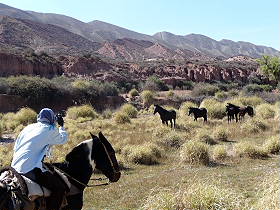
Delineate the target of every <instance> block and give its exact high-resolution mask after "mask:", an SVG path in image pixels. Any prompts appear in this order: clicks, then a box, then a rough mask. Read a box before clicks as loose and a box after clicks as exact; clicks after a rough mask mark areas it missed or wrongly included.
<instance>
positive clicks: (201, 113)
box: [189, 107, 207, 122]
mask: <svg viewBox="0 0 280 210" xmlns="http://www.w3.org/2000/svg"><path fill="white" fill-rule="evenodd" d="M192 113H193V116H194V121H197V118H199V117H203V119H204V122H207V109H205V108H195V107H189V116H190V115H191V114H192Z"/></svg>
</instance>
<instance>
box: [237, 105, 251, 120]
mask: <svg viewBox="0 0 280 210" xmlns="http://www.w3.org/2000/svg"><path fill="white" fill-rule="evenodd" d="M246 113H247V114H248V115H249V116H250V117H253V116H254V109H253V107H251V106H245V107H240V111H239V120H240V121H241V120H244V116H245V114H246Z"/></svg>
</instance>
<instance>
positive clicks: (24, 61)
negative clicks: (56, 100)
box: [0, 53, 63, 78]
mask: <svg viewBox="0 0 280 210" xmlns="http://www.w3.org/2000/svg"><path fill="white" fill-rule="evenodd" d="M62 73H63V70H62V67H61V66H60V64H59V63H58V62H57V61H56V60H55V59H53V58H52V57H49V56H46V55H41V56H38V55H35V54H33V55H30V56H27V57H24V56H20V55H12V54H7V53H0V76H1V77H6V76H16V75H32V76H36V75H38V76H42V77H47V78H50V77H53V76H55V75H61V74H62Z"/></svg>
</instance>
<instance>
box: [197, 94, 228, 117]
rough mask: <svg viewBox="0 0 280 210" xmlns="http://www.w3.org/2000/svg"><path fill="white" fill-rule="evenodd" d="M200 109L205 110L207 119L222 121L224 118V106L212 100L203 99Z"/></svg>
mask: <svg viewBox="0 0 280 210" xmlns="http://www.w3.org/2000/svg"><path fill="white" fill-rule="evenodd" d="M200 107H204V108H206V109H207V113H208V117H211V118H216V119H222V118H223V117H225V116H226V108H225V105H224V104H223V103H221V102H219V101H217V100H216V99H214V98H209V99H204V100H203V101H202V102H201V104H200Z"/></svg>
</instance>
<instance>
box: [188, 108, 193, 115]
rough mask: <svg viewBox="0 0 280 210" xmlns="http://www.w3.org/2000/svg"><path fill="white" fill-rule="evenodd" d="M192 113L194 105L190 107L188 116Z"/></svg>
mask: <svg viewBox="0 0 280 210" xmlns="http://www.w3.org/2000/svg"><path fill="white" fill-rule="evenodd" d="M192 113H193V107H189V115H188V116H190V115H191V114H192Z"/></svg>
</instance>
